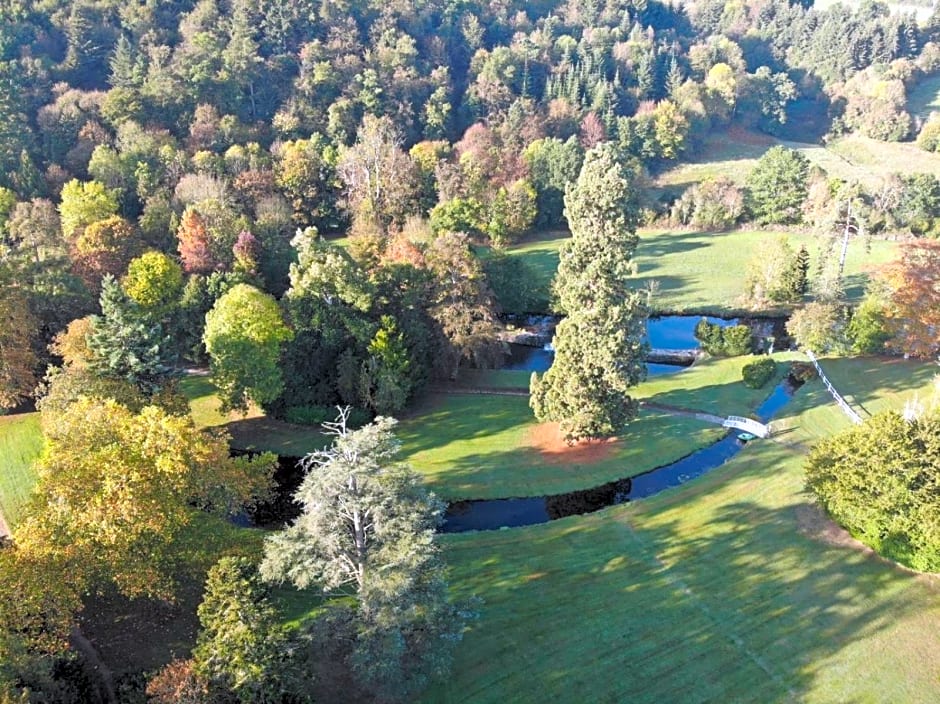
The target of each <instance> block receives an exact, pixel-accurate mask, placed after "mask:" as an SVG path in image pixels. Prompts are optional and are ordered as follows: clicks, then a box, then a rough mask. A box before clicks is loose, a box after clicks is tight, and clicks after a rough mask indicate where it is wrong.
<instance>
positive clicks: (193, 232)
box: [176, 207, 216, 274]
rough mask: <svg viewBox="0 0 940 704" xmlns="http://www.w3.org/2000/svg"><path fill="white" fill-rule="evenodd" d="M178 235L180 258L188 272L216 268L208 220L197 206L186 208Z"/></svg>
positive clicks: (202, 272) (201, 272)
mask: <svg viewBox="0 0 940 704" xmlns="http://www.w3.org/2000/svg"><path fill="white" fill-rule="evenodd" d="M176 237H177V239H178V240H179V254H180V260H181V261H182V262H183V270H184V271H185V272H186V273H187V274H205V273H208V272H210V271H212V270H213V269H215V267H216V261H215V258H214V257H213V256H212V250H211V248H210V240H209V231H208V229H207V228H206V221H205V219H204V218H203V217H202V215H200V214H199V212H198V211H196V209H195V208H193V207H189V208H186V210H185V212H184V213H183V217H182V219H181V220H180V226H179V229H178V230H177V231H176Z"/></svg>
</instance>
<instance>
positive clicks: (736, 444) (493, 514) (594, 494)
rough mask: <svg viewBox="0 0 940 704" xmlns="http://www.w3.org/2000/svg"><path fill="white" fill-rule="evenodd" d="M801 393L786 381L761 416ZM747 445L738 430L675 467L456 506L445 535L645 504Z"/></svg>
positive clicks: (769, 414)
mask: <svg viewBox="0 0 940 704" xmlns="http://www.w3.org/2000/svg"><path fill="white" fill-rule="evenodd" d="M796 388H797V387H796V386H795V384H794V383H793V382H792V380H790V379H785V380H784V381H783V382H781V383H780V384H778V385H777V386H776V388H774V390H773V392H772V393H771V394H770V396H769V397H768V398H767V399H766V400H765V401H764V402H763V403H762V404H761V405H760V407H759V408H758V409H757V411H756V413H755V415H756V416H757V417H758V418H759V419H760V420H761V421H763V422H765V423H766V422H767V421H769V420H770V419H771V418H772V417H773V416H774V415H775V414H776V413H777V412H778V411H779V410H780V409H781V408H783V407H784V406H785V405H786V404H787V402H788V401H789V400H790V398H791V397H792V396H793V393H794V392H795V391H796ZM745 444H746V443H744V442H743V441H741V440H738V438H737V431H733V432H729V433H728V434H727V435H725V437H723V438H722V439H721V440H718V441H717V442H715V443H713V444H711V445H709V446H708V447H705V448H703V449H701V450H698V451H697V452H693V453H692V454H691V455H687V456H686V457H683V458H682V459H679V460H676V461H675V462H673V463H672V464H667V465H664V466H662V467H657V468H655V469H652V470H649V471H648V472H643V473H642V474H638V475H636V476H634V477H629V478H626V479H618V480H616V481H612V482H608V483H607V484H602V485H600V486H596V487H593V488H591V489H583V490H581V491H572V492H569V493H566V494H554V495H551V496H535V497H528V498H519V499H481V500H469V501H455V502H454V503H452V504H450V505H448V507H447V512H446V514H445V516H444V525H443V526H442V527H441V531H442V532H444V533H462V532H464V531H468V530H497V529H499V528H515V527H519V526H531V525H535V524H537V523H547V522H548V521H553V520H555V519H557V518H564V517H565V516H575V515H579V514H584V513H593V512H594V511H599V510H600V509H602V508H606V507H608V506H613V505H615V504H621V503H625V502H627V501H634V500H636V499H643V498H646V497H648V496H653V495H654V494H658V493H659V492H661V491H665V490H666V489H670V488H672V487H676V486H679V485H680V484H684V483H685V482H687V481H689V480H690V479H695V478H696V477H700V476H702V475H703V474H705V473H706V472H708V471H709V470H712V469H714V468H715V467H720V466H721V465H723V464H724V463H725V462H727V461H728V460H729V459H731V458H732V457H734V456H735V455H736V454H737V453H738V452H739V451H740V450H741V448H743V447H744V445H745Z"/></svg>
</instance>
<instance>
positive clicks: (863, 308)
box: [848, 293, 891, 354]
mask: <svg viewBox="0 0 940 704" xmlns="http://www.w3.org/2000/svg"><path fill="white" fill-rule="evenodd" d="M886 307H887V306H886V304H885V302H884V301H883V300H882V299H881V297H880V296H877V295H873V294H872V293H869V294H868V295H867V296H865V299H864V300H863V301H862V302H861V303H859V304H858V308H856V309H855V312H854V314H853V315H852V320H851V322H850V323H849V328H848V335H849V339H850V340H851V341H852V351H853V352H855V353H856V354H881V353H882V352H884V350H885V344H886V343H887V342H888V340H890V339H891V333H889V332H888V327H887V320H886V317H885V310H886Z"/></svg>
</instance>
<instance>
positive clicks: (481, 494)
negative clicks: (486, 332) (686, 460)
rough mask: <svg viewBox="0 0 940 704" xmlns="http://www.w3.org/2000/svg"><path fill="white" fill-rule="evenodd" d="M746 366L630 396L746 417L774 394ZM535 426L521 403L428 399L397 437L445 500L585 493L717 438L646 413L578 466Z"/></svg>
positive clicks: (690, 376)
mask: <svg viewBox="0 0 940 704" xmlns="http://www.w3.org/2000/svg"><path fill="white" fill-rule="evenodd" d="M784 358H785V357H784V356H780V359H784ZM747 361H748V358H743V357H742V358H735V359H715V360H705V361H703V362H701V363H700V364H697V365H695V366H693V367H692V368H690V369H687V370H685V371H682V372H678V373H676V374H670V375H666V376H661V377H656V378H654V379H651V380H650V381H647V382H644V383H643V384H641V385H639V386H638V387H637V388H636V391H635V396H636V397H637V398H641V399H648V400H653V401H657V402H659V403H664V404H669V405H673V406H680V407H683V408H692V409H696V410H702V411H708V412H712V413H717V414H725V415H742V414H747V413H749V412H750V411H752V410H753V409H754V408H756V407H757V406H758V405H759V404H760V402H761V401H762V400H763V399H764V398H765V397H766V396H767V394H768V393H769V388H770V387H769V386H768V387H765V388H764V389H757V390H755V389H748V388H747V387H746V386H744V384H743V383H741V367H742V366H743V365H744V364H745V363H746V362H747ZM489 374H490V375H491V376H496V375H498V374H513V373H512V372H490V373H489ZM537 427H538V423H537V422H536V421H535V418H534V417H533V416H532V411H531V410H530V409H529V405H528V398H526V397H520V396H488V395H480V394H460V393H454V394H431V395H429V396H428V398H427V399H426V400H425V402H424V404H423V405H422V406H420V407H419V408H418V409H416V410H415V412H414V413H413V414H412V415H411V416H410V417H409V418H407V419H406V420H404V421H402V423H401V425H400V426H399V428H398V431H397V434H398V436H399V438H400V439H401V440H402V444H403V455H404V457H405V459H406V460H407V461H408V462H410V463H411V464H412V465H413V466H414V467H415V469H417V470H418V471H419V472H420V473H421V474H423V475H424V477H425V479H426V481H427V483H428V485H429V486H430V487H431V488H432V489H433V490H434V491H435V492H437V493H438V494H440V495H441V496H443V497H445V498H447V499H465V498H502V497H510V496H540V495H542V494H558V493H562V492H566V491H572V490H575V489H585V488H588V487H592V486H596V485H598V484H603V483H604V482H609V481H612V480H614V479H620V478H623V477H628V476H633V475H636V474H639V473H641V472H644V471H647V470H649V469H652V468H654V467H658V466H660V465H663V464H668V463H669V462H672V461H674V460H676V459H679V458H680V457H683V456H685V455H687V454H689V453H690V452H692V451H694V450H696V449H698V448H700V447H704V446H705V445H708V444H710V443H711V442H713V441H714V440H716V439H717V438H718V437H720V436H721V434H722V432H723V431H722V430H721V429H720V428H718V427H716V426H710V425H706V424H704V423H700V422H699V421H696V420H693V419H688V418H677V417H673V416H667V415H664V414H661V413H658V412H655V411H652V410H650V411H643V412H642V413H641V414H640V418H639V419H638V420H637V421H636V422H635V423H633V424H632V425H631V426H630V428H629V430H628V432H627V433H626V434H624V435H622V436H621V437H620V438H619V439H618V441H616V442H613V443H610V444H609V446H608V448H607V449H608V451H607V452H604V453H602V454H603V456H602V457H601V458H600V459H598V458H597V457H594V456H591V457H590V458H584V459H581V458H580V456H579V455H578V453H576V452H572V453H571V454H570V455H569V454H565V453H564V452H563V451H561V450H559V451H557V452H552V451H547V450H545V448H544V447H542V446H540V445H539V443H538V442H537V440H536V439H535V432H536V428H537Z"/></svg>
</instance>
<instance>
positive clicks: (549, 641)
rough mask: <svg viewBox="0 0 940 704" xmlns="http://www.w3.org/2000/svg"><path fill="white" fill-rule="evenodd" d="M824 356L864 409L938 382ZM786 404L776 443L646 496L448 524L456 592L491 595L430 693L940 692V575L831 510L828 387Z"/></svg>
mask: <svg viewBox="0 0 940 704" xmlns="http://www.w3.org/2000/svg"><path fill="white" fill-rule="evenodd" d="M826 365H827V369H829V371H830V372H831V373H832V375H833V378H834V379H836V380H837V382H836V383H838V384H844V385H845V386H844V392H845V393H853V394H856V395H857V396H858V398H859V399H860V400H861V401H862V402H863V403H864V404H865V405H866V407H870V408H871V409H875V408H879V407H884V406H889V405H890V406H894V407H897V406H898V404H902V403H903V401H904V399H905V398H909V397H910V396H911V395H912V394H913V393H915V391H916V390H917V389H918V388H919V389H920V393H921V394H922V395H923V394H928V393H930V386H931V381H930V379H931V376H932V375H933V372H934V367H932V366H929V365H914V364H908V363H895V364H889V365H886V366H879V365H877V364H874V363H873V362H872V361H871V360H836V361H831V362H826ZM863 385H864V387H863ZM861 388H865V389H866V391H864V392H862V391H861ZM788 413H789V417H788V418H787V419H786V420H785V425H786V427H787V428H788V429H789V430H788V432H787V433H785V434H783V435H782V436H781V441H780V442H764V443H755V444H753V445H749V446H748V448H747V449H746V450H744V451H743V452H742V453H741V454H739V455H738V456H737V457H736V458H735V459H733V460H732V461H731V462H729V463H728V464H726V465H724V466H723V467H722V468H720V469H717V470H714V471H713V472H711V473H710V474H709V475H707V476H706V477H703V478H701V479H699V480H696V481H695V482H691V483H689V484H686V485H684V486H682V487H679V488H677V489H674V490H671V491H669V492H665V493H663V494H660V495H659V496H656V497H653V498H651V499H647V500H644V501H641V502H637V503H634V504H628V505H622V506H617V507H613V508H610V509H606V510H604V511H601V512H599V513H596V514H592V515H589V516H582V517H572V518H567V519H563V520H560V521H554V522H551V523H548V524H545V525H541V526H535V527H530V528H522V529H511V530H503V531H493V532H486V533H476V534H473V533H468V534H461V535H452V536H446V537H445V538H444V543H445V546H446V557H447V560H448V563H449V564H450V566H451V583H452V585H453V589H454V590H455V591H456V592H457V595H459V596H468V595H470V594H476V595H478V596H480V597H482V598H483V600H484V605H483V607H482V613H481V619H480V620H479V621H478V622H477V623H475V624H474V625H473V627H472V628H471V630H470V631H469V633H468V634H467V636H466V638H465V640H464V642H463V643H462V644H461V645H460V647H459V648H458V651H457V661H456V663H455V667H454V669H453V673H452V674H451V675H450V677H449V678H448V680H447V681H446V682H445V683H442V684H439V685H438V686H437V687H436V688H434V689H432V690H431V691H430V692H428V693H427V694H426V695H425V697H424V699H425V701H428V702H474V703H483V702H503V701H513V702H542V701H596V702H619V701H630V702H635V703H639V702H706V701H710V702H762V703H763V702H785V701H800V702H819V703H822V702H831V703H833V704H835V703H837V702H838V703H843V702H859V703H861V702H905V703H909V704H914V703H917V702H924V703H925V704H926V703H927V702H935V701H937V700H938V699H940V680H938V676H937V675H938V672H940V647H938V645H940V640H938V632H940V599H938V598H937V596H938V593H940V580H938V578H937V577H935V576H934V577H930V576H922V575H915V574H911V573H909V572H907V571H905V570H902V569H900V568H897V567H895V566H893V565H891V564H889V563H886V562H885V561H883V560H881V559H880V558H878V557H877V556H874V555H873V554H871V553H870V552H869V551H866V550H864V549H861V548H860V547H859V546H858V545H857V544H855V543H854V541H852V540H851V539H850V538H849V537H848V536H847V535H846V534H844V533H843V532H841V531H839V530H838V529H837V528H835V527H834V526H833V525H832V524H831V523H829V522H828V521H827V520H825V519H824V517H822V516H821V515H820V513H819V511H818V510H817V509H816V508H815V507H814V506H813V504H812V503H811V502H810V500H809V498H808V497H807V495H806V494H805V493H804V492H803V490H802V482H803V477H802V470H801V461H802V459H801V452H802V448H803V444H804V443H805V442H807V441H809V440H811V439H812V438H813V437H815V436H816V435H818V434H819V433H820V430H819V427H820V424H822V425H823V427H832V428H835V427H839V426H840V425H841V424H842V422H843V421H842V420H841V413H840V411H839V410H838V409H837V408H836V407H835V405H834V404H832V403H830V402H828V400H827V397H826V396H825V393H824V391H822V386H821V384H820V383H819V382H818V381H816V382H811V383H809V384H808V385H807V386H806V387H804V389H803V390H802V391H801V392H800V393H798V395H797V397H796V399H795V400H794V402H793V403H791V406H790V407H789V409H788Z"/></svg>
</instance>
